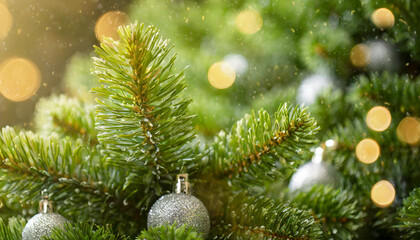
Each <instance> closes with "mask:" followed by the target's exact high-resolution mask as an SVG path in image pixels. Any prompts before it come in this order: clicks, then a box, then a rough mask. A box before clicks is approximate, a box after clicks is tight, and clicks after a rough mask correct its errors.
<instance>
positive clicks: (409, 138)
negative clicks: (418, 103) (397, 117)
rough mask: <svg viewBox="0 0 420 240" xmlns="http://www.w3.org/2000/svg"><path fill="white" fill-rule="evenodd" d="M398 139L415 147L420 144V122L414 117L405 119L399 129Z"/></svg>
mask: <svg viewBox="0 0 420 240" xmlns="http://www.w3.org/2000/svg"><path fill="white" fill-rule="evenodd" d="M397 136H398V138H399V139H400V140H401V141H402V142H405V143H408V144H410V145H415V144H417V143H419V142H420V122H419V120H418V119H416V118H413V117H406V118H404V119H403V120H402V121H401V122H400V124H398V128H397Z"/></svg>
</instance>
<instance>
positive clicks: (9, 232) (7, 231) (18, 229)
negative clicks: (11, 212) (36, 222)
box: [0, 218, 26, 240]
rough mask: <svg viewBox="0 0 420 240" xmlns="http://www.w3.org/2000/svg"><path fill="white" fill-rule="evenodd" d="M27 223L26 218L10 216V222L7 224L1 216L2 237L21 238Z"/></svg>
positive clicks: (0, 228)
mask: <svg viewBox="0 0 420 240" xmlns="http://www.w3.org/2000/svg"><path fill="white" fill-rule="evenodd" d="M25 223H26V221H25V219H17V218H9V219H8V223H7V224H6V223H5V222H4V221H3V219H1V218H0V239H4V240H21V239H22V230H23V227H24V226H25Z"/></svg>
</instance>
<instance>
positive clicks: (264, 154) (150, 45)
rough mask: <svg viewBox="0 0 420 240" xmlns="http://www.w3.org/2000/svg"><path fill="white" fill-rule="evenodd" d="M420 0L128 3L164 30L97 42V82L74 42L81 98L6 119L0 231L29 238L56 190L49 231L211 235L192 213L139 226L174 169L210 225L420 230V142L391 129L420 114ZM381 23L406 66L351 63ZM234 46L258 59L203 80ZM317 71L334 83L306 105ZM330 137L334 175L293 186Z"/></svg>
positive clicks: (290, 230) (336, 234)
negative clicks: (254, 25) (192, 223)
mask: <svg viewBox="0 0 420 240" xmlns="http://www.w3.org/2000/svg"><path fill="white" fill-rule="evenodd" d="M379 7H387V8H389V9H390V10H391V11H392V12H393V13H394V14H395V17H396V18H395V25H394V27H393V28H391V29H388V30H385V29H376V28H375V26H374V25H373V24H372V23H371V20H370V19H369V18H370V16H371V14H372V12H373V11H374V10H375V9H377V8H379ZM249 8H251V9H255V10H258V11H259V12H260V13H261V15H262V16H263V19H264V28H263V30H261V31H260V32H259V33H258V34H255V35H244V34H242V33H240V32H239V31H236V30H235V29H234V27H235V24H234V20H235V17H236V16H237V14H238V13H239V12H240V11H242V10H245V9H249ZM203 9H204V10H203ZM418 11H420V5H419V4H418V3H417V2H416V1H412V0H404V1H400V2H398V3H395V2H394V1H389V0H380V1H370V0H363V1H359V0H352V1H345V2H335V1H329V0H320V1H306V0H305V1H304V0H294V1H292V0H285V1H274V0H273V1H259V2H254V1H249V0H239V1H230V2H229V3H226V2H225V1H222V0H215V1H198V2H197V1H188V0H180V1H154V0H153V1H152V0H145V1H139V2H137V1H135V3H134V4H133V5H132V8H131V15H132V16H133V18H140V19H141V21H142V22H143V21H144V22H145V23H146V24H148V23H150V24H153V25H157V26H158V27H159V28H160V29H162V33H161V32H159V31H158V30H157V28H156V27H153V26H149V27H146V25H143V24H138V23H134V24H130V25H127V26H124V27H121V28H119V31H118V32H119V40H113V39H110V38H108V39H105V40H104V41H103V42H102V43H101V44H100V46H96V47H95V53H96V57H94V60H93V64H94V66H93V69H92V75H94V76H95V77H96V78H97V79H99V84H98V83H97V81H91V80H92V79H95V77H93V78H92V79H90V81H84V80H82V79H85V78H86V76H87V74H86V72H78V71H79V68H76V67H75V66H76V65H78V64H79V65H89V64H88V63H92V61H90V60H89V61H87V60H86V59H84V58H83V57H80V56H77V57H75V59H74V61H72V63H71V65H70V67H69V69H70V70H71V71H75V72H77V74H75V75H72V74H71V72H70V73H69V74H67V79H71V78H73V77H75V78H78V80H77V81H75V84H76V86H70V90H69V91H70V95H73V96H78V97H67V96H65V95H60V96H53V97H49V98H46V99H42V100H41V101H40V102H39V103H38V105H37V111H36V115H35V119H34V130H33V131H29V130H23V129H21V128H20V127H5V128H3V129H2V130H1V133H0V169H1V171H0V217H1V218H3V219H7V221H6V220H0V238H1V239H11V240H14V239H20V234H21V231H22V228H23V227H24V225H25V220H24V218H29V217H30V216H31V215H33V214H34V213H35V211H34V210H35V208H34V206H35V205H36V202H37V201H38V200H39V193H40V191H41V190H42V189H48V190H49V192H51V195H52V196H51V197H52V199H53V200H54V201H55V202H56V205H57V207H58V212H59V213H60V214H62V215H64V216H65V217H66V218H67V219H70V220H71V221H72V222H73V224H69V225H67V226H66V228H65V230H58V229H57V230H55V231H54V233H53V235H52V236H50V237H49V238H48V239H51V240H59V239H60V240H64V239H66V240H70V239H109V240H112V239H113V240H128V239H139V240H140V239H142V240H143V239H147V240H149V239H150V240H152V239H191V240H192V239H202V237H201V236H199V235H198V233H197V232H195V230H194V229H192V228H189V227H188V226H182V227H180V228H175V227H174V226H161V227H158V228H151V229H146V219H147V211H148V210H149V209H150V207H151V205H152V204H153V203H154V201H155V200H157V199H158V198H159V197H160V196H162V195H164V194H167V193H169V192H171V191H172V189H173V184H174V179H175V176H176V175H177V174H179V173H189V174H190V178H191V181H192V184H193V185H194V192H193V194H194V195H196V196H197V197H198V198H199V199H200V200H201V201H203V203H204V204H205V205H206V207H207V209H208V211H209V215H210V218H211V230H210V237H209V238H210V239H296V240H298V239H299V240H303V239H397V238H401V237H402V238H408V239H415V238H418V237H419V232H420V229H419V217H420V216H419V214H420V213H419V211H418V210H419V206H418V205H419V202H420V190H419V187H420V186H419V183H418V178H419V177H420V162H419V161H418V152H419V143H415V144H411V145H410V144H407V143H404V142H402V141H400V139H399V138H398V136H397V134H396V131H397V129H398V124H399V123H400V122H401V120H402V119H404V118H405V117H407V116H413V117H417V118H418V117H419V115H420V105H419V104H418V102H419V100H420V85H419V84H420V78H419V76H418V74H419V70H418V67H419V66H420V45H419V43H418V39H417V38H416V34H417V33H418V32H419V31H420V29H419V26H420V24H418V23H417V22H418V19H417V15H416V14H417V13H418ZM140 16H141V17H140ZM168 23H170V24H168ZM218 23H220V24H218ZM230 23H232V24H230ZM372 29H374V30H372ZM162 35H164V36H165V37H170V38H171V39H172V41H173V42H175V43H176V48H175V50H176V51H177V52H178V53H179V55H178V56H179V57H178V59H179V60H177V61H176V58H175V55H172V54H171V51H172V49H173V48H174V47H173V46H172V45H170V44H169V41H168V40H165V39H164V38H162ZM377 38H378V39H382V40H383V41H385V42H388V43H390V44H392V45H393V46H395V47H397V48H398V50H399V57H400V59H401V61H402V62H401V63H394V64H395V65H398V66H396V68H395V69H399V71H394V72H392V71H382V70H381V71H371V69H370V68H369V66H365V67H355V66H352V65H351V61H350V52H351V48H352V47H353V46H354V45H355V44H358V43H367V42H369V41H371V40H372V39H377ZM209 46H210V47H209ZM236 52H237V53H241V54H242V55H243V56H245V57H246V58H247V59H249V61H248V64H249V68H248V70H247V72H245V73H243V74H238V75H237V79H236V82H235V84H234V87H232V88H230V89H227V90H223V91H221V90H215V89H208V88H209V85H208V83H207V80H206V79H207V78H206V70H207V69H208V67H209V66H210V65H211V64H212V63H214V62H216V61H220V60H222V59H223V58H224V57H225V56H226V55H227V54H230V53H236ZM185 65H191V66H190V67H189V68H188V69H185V68H184V66H185ZM320 71H321V72H322V71H325V72H327V73H330V74H331V76H332V77H335V78H336V82H335V84H334V85H332V87H331V88H330V89H327V90H325V91H324V92H322V93H321V94H320V95H319V96H318V97H317V99H316V102H315V103H313V104H312V105H310V106H309V107H305V106H301V105H298V104H296V102H297V101H296V94H297V90H296V88H297V87H298V82H299V81H300V80H302V79H303V78H305V77H306V76H308V75H311V74H314V73H317V72H320ZM184 75H185V76H187V78H186V79H184ZM292 80H293V81H292ZM294 80H296V81H294ZM68 81H72V80H68ZM77 82H79V83H77ZM288 82H292V83H290V84H288V85H287V86H286V84H287V83H288ZM187 83H188V84H189V86H190V87H189V88H188V89H187V88H186V86H187ZM77 84H82V85H83V88H90V87H93V88H92V92H91V94H92V96H95V97H97V98H96V103H93V102H92V101H91V99H89V98H88V99H85V100H83V101H82V100H80V98H84V97H83V96H84V93H80V92H79V91H78V90H80V89H78V87H77ZM190 98H192V99H190ZM192 101H194V102H193V103H192V104H190V103H191V102H192ZM374 106H385V107H386V108H387V109H388V110H389V111H390V112H391V114H392V122H391V125H390V126H389V128H388V129H387V130H385V131H382V132H377V131H373V130H371V129H369V128H368V127H367V125H366V121H365V120H366V119H365V118H366V113H367V112H368V111H369V110H370V109H371V108H372V107H374ZM261 107H263V108H261ZM195 114H196V115H198V116H196V117H195V116H194V115H195ZM236 119H240V120H238V121H236ZM235 121H236V122H235ZM230 125H232V127H229V126H230ZM229 128H230V130H224V129H229ZM413 131H414V130H413ZM212 138H213V140H211V139H212ZM364 138H372V139H374V140H375V141H377V142H378V144H379V146H380V151H381V152H380V157H379V159H378V160H377V161H376V162H374V163H372V164H364V163H361V162H360V161H358V159H357V157H356V155H355V149H356V146H357V144H358V143H359V142H360V141H361V140H362V139H364ZM327 139H333V140H334V141H335V145H334V147H333V148H327V149H326V150H325V156H324V159H323V160H324V161H326V162H328V163H330V164H331V165H333V166H334V168H335V169H337V170H338V171H339V172H340V179H339V180H338V182H337V184H336V187H328V186H315V187H313V188H312V189H311V190H310V191H307V192H301V193H300V194H297V195H294V196H291V195H288V188H287V181H288V180H289V179H290V177H291V175H292V174H293V173H294V172H295V171H296V170H297V168H298V167H299V166H300V165H302V164H304V163H305V162H306V161H308V160H309V159H310V158H311V156H310V155H311V151H310V150H311V148H313V147H314V146H315V145H316V144H320V143H322V142H324V141H325V140H327ZM382 179H386V180H388V181H390V182H391V183H392V184H393V185H394V187H395V190H396V198H395V201H394V202H393V204H392V205H391V206H389V207H387V208H380V207H378V206H376V205H375V204H374V203H373V202H372V200H371V196H370V193H371V189H372V186H373V185H374V184H375V183H377V182H378V181H379V180H382ZM11 216H15V217H19V218H13V217H11ZM20 217H24V218H20ZM92 222H93V223H92Z"/></svg>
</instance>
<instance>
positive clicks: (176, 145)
mask: <svg viewBox="0 0 420 240" xmlns="http://www.w3.org/2000/svg"><path fill="white" fill-rule="evenodd" d="M119 35H120V40H119V41H118V42H114V41H112V40H111V39H108V41H106V42H105V43H102V44H101V47H95V49H96V53H97V54H98V55H99V57H100V58H95V59H94V61H95V71H93V74H94V75H96V76H97V77H99V80H100V81H101V82H102V83H103V84H104V85H103V86H101V87H98V88H95V89H94V92H95V93H97V94H98V95H99V99H97V102H98V105H97V118H96V119H97V129H98V131H99V134H98V139H99V141H100V143H101V144H102V145H103V147H104V149H105V153H106V154H107V156H108V160H109V163H110V164H112V165H114V166H116V167H118V168H124V169H127V170H128V171H130V172H131V174H130V176H129V177H128V178H127V182H126V187H127V186H129V185H133V186H135V188H136V189H137V188H139V187H140V186H142V188H143V189H144V192H143V193H142V194H141V195H139V198H140V197H141V198H142V199H140V202H141V203H145V205H146V206H148V205H149V204H150V201H151V200H152V199H153V198H154V197H156V195H162V193H163V189H165V188H166V189H168V188H169V186H170V185H169V183H170V182H171V180H172V179H173V177H174V175H175V174H176V173H179V171H181V168H184V169H185V168H187V165H188V164H189V163H190V162H191V161H189V160H191V150H190V148H188V147H187V146H186V144H187V143H189V142H190V141H191V140H192V139H193V133H194V132H193V127H192V124H191V122H192V116H190V115H189V114H188V113H187V106H188V104H189V103H190V100H188V99H184V98H182V97H181V93H182V92H183V91H184V89H185V87H186V85H185V83H184V80H183V78H184V73H183V71H181V72H180V73H174V70H173V65H174V61H175V56H173V57H172V58H170V60H169V61H168V62H166V61H167V60H166V57H167V56H168V54H169V52H170V50H171V48H172V47H168V46H167V45H168V41H167V40H162V39H161V38H160V37H159V33H158V30H157V29H156V28H154V27H147V28H146V29H145V28H144V26H143V25H138V24H137V23H134V24H132V25H128V26H126V27H122V28H120V29H119ZM165 184H166V185H165ZM141 205H142V204H141Z"/></svg>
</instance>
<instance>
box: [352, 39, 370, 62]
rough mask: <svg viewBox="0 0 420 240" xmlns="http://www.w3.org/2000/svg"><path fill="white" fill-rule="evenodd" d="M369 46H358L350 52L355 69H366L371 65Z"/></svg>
mask: <svg viewBox="0 0 420 240" xmlns="http://www.w3.org/2000/svg"><path fill="white" fill-rule="evenodd" d="M369 58H370V56H369V46H368V45H366V44H363V43H361V44H357V45H356V46H354V47H353V48H352V49H351V51H350V61H351V63H352V64H353V65H354V66H355V67H365V66H367V65H368V63H369Z"/></svg>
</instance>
